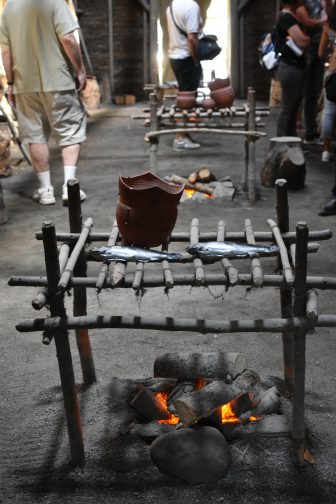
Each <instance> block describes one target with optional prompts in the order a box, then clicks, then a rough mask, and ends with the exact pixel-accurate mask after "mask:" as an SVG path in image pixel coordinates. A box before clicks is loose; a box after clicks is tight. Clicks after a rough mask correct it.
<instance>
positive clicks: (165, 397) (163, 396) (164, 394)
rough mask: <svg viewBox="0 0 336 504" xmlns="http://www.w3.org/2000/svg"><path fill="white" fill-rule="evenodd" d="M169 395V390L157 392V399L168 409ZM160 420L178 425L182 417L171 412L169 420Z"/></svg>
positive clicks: (163, 422)
mask: <svg viewBox="0 0 336 504" xmlns="http://www.w3.org/2000/svg"><path fill="white" fill-rule="evenodd" d="M168 395H169V394H168V392H157V393H156V394H155V397H156V399H157V400H158V401H159V402H160V403H161V404H162V406H164V408H166V409H167V400H168ZM167 410H168V409H167ZM159 422H160V423H162V424H167V425H177V424H178V423H180V419H179V418H178V417H177V416H175V415H171V414H169V418H168V419H167V420H159Z"/></svg>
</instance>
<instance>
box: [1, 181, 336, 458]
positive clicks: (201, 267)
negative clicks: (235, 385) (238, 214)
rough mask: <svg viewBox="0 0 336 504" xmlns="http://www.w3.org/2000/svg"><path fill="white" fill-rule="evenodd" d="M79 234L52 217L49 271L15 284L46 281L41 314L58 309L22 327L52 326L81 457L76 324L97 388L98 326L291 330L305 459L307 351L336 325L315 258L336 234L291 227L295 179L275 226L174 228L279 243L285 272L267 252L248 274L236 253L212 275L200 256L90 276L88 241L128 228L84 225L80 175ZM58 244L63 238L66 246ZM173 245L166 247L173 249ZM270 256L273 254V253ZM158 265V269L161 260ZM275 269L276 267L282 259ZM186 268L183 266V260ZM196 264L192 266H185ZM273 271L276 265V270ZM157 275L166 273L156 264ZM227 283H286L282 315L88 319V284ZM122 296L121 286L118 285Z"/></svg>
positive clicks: (295, 430) (76, 195)
mask: <svg viewBox="0 0 336 504" xmlns="http://www.w3.org/2000/svg"><path fill="white" fill-rule="evenodd" d="M68 194H69V220H70V233H56V230H55V226H54V225H53V224H52V223H51V222H45V223H44V224H43V228H42V232H41V233H37V239H38V240H43V245H44V254H45V264H46V276H45V277H38V276H36V277H12V278H10V280H9V285H11V286H21V287H39V289H40V290H39V292H38V293H37V295H36V296H35V298H34V299H33V301H32V305H33V307H34V308H35V309H36V310H41V309H42V308H44V307H47V308H48V309H49V310H50V315H48V316H47V317H46V318H37V319H34V320H27V321H24V322H20V323H19V324H18V325H17V326H16V328H17V330H18V331H19V332H23V333H30V332H36V331H43V343H44V344H50V343H51V342H52V340H53V339H54V340H55V345H56V351H57V359H58V363H59V371H60V378H61V384H62V390H63V397H64V406H65V412H66V419H67V426H68V434H69V441H70V451H71V459H72V463H73V464H74V465H77V466H83V465H84V464H85V452H84V442H83V432H82V423H81V415H80V409H79V402H78V397H77V390H76V383H75V377H74V370H73V364H72V356H71V351H70V344H69V333H68V331H69V330H75V331H76V340H77V346H78V350H79V354H80V361H81V367H82V372H83V381H84V384H85V385H90V384H92V383H94V382H95V381H96V373H95V367H94V361H93V355H92V350H91V345H90V338H89V332H88V330H89V329H102V328H114V329H127V330H136V329H146V330H162V331H168V332H171V331H188V332H195V333H203V334H211V333H216V334H225V333H242V332H247V333H260V332H262V333H264V332H267V333H282V335H283V361H284V379H285V384H286V388H287V390H288V392H289V393H291V394H292V399H293V418H292V437H293V439H294V441H295V444H296V448H297V455H298V460H299V461H300V462H301V463H303V460H304V450H305V420H304V398H305V353H306V334H307V332H311V331H314V329H315V328H317V327H336V315H320V314H319V312H318V301H317V290H319V289H321V290H336V277H314V276H307V257H308V253H310V252H317V251H318V248H319V246H318V244H316V243H314V242H313V241H315V240H328V239H330V238H331V236H332V233H331V231H329V230H322V231H309V230H308V227H307V224H306V223H299V224H298V225H297V228H296V231H295V232H290V231H289V211H288V197H287V186H286V181H284V180H278V181H277V184H276V194H277V206H276V210H277V223H276V222H275V221H273V220H272V219H269V220H268V221H267V222H268V226H269V228H270V229H269V230H268V231H266V232H265V231H262V232H254V231H253V226H252V223H251V221H250V220H249V219H246V221H245V229H244V231H242V232H236V231H235V232H227V231H226V229H225V223H224V222H223V221H220V222H219V224H218V228H217V231H216V232H206V233H200V232H199V221H198V219H193V221H192V223H191V228H190V231H189V232H185V233H173V234H172V236H171V240H170V242H178V243H181V248H185V246H186V243H191V244H196V243H198V242H199V241H203V242H205V241H209V240H217V239H218V240H220V241H223V240H225V239H228V240H234V241H240V242H245V243H246V242H248V243H249V244H254V243H255V242H264V243H273V242H274V241H275V242H276V243H277V244H278V246H279V248H280V255H279V257H278V258H277V259H276V261H277V267H278V269H279V273H278V274H268V273H266V272H265V271H264V265H262V262H261V260H260V259H259V258H257V257H253V258H252V259H251V265H250V272H249V273H248V274H246V273H244V274H241V273H239V271H238V270H237V269H236V267H235V266H234V265H233V264H232V263H231V262H230V261H228V260H227V259H223V260H222V261H221V263H219V267H220V269H221V271H220V272H219V273H208V272H207V266H206V265H205V264H203V262H202V261H201V260H200V259H194V260H193V261H192V263H191V266H192V269H193V271H192V272H191V273H186V272H185V270H183V273H182V274H181V273H178V274H177V273H176V272H174V271H173V268H174V265H173V264H169V263H168V262H166V261H164V262H163V263H162V265H160V268H161V273H160V272H159V273H152V271H151V265H150V264H148V265H146V266H145V264H143V263H138V264H137V267H136V271H135V272H132V273H128V272H127V265H126V264H125V263H116V264H114V265H113V269H112V265H111V272H110V273H109V266H108V265H107V264H102V265H100V266H99V270H98V273H97V276H96V277H93V278H88V277H87V274H86V272H87V257H86V253H85V247H86V245H87V244H88V243H93V242H105V244H106V242H107V244H108V246H113V245H115V244H117V243H119V242H120V241H121V237H120V236H119V230H118V227H117V225H116V223H114V225H113V228H112V232H111V233H110V234H109V233H94V232H92V226H93V221H92V219H91V218H89V219H87V220H86V222H85V223H84V224H83V222H82V210H81V202H80V188H79V183H78V182H77V181H76V180H72V181H69V183H68ZM58 242H60V243H61V246H60V248H59V247H58ZM168 245H169V244H163V245H162V249H163V250H168ZM268 261H269V259H268ZM156 266H157V265H156ZM273 266H274V265H273ZM179 267H181V266H180V265H179ZM183 267H184V268H190V265H184V266H183ZM273 269H274V267H273ZM156 271H157V269H156ZM212 285H217V286H228V287H230V286H231V287H234V286H235V285H242V286H248V287H255V288H261V287H264V288H267V287H277V288H279V290H280V304H281V318H269V319H259V320H239V319H238V320H226V319H223V320H197V319H178V318H175V317H159V316H156V317H153V316H141V315H139V314H138V315H135V316H124V315H123V314H122V313H121V314H120V315H111V314H106V315H87V289H88V288H95V289H98V290H101V289H103V288H109V289H118V288H124V289H133V290H134V291H139V289H141V288H146V289H149V288H154V287H162V288H164V289H165V290H171V289H173V288H175V287H178V286H196V287H197V286H198V287H205V286H208V287H210V286H212ZM69 290H72V291H73V295H74V308H73V316H68V315H67V313H66V309H65V304H64V298H65V294H66V293H67V291H69ZM112 292H113V291H112Z"/></svg>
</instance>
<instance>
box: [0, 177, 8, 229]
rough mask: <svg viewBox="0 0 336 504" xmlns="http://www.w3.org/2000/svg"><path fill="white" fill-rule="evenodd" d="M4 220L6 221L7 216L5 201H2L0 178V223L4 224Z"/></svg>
mask: <svg viewBox="0 0 336 504" xmlns="http://www.w3.org/2000/svg"><path fill="white" fill-rule="evenodd" d="M6 222H8V217H7V212H6V207H5V202H4V198H3V192H2V184H1V180H0V225H1V224H6Z"/></svg>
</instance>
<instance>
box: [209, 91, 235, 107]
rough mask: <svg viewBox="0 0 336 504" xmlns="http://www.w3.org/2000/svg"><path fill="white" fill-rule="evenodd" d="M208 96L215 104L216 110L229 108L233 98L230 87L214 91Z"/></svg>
mask: <svg viewBox="0 0 336 504" xmlns="http://www.w3.org/2000/svg"><path fill="white" fill-rule="evenodd" d="M210 96H211V98H212V99H213V100H214V101H215V102H216V105H217V107H218V108H230V107H231V106H232V104H233V100H234V97H235V95H234V91H233V88H232V86H228V87H226V88H221V89H216V90H215V91H212V92H211V95H210Z"/></svg>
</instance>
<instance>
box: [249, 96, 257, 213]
mask: <svg viewBox="0 0 336 504" xmlns="http://www.w3.org/2000/svg"><path fill="white" fill-rule="evenodd" d="M248 104H249V109H250V112H249V130H250V131H255V130H256V96H255V90H254V89H252V88H249V93H248ZM248 141H249V143H250V144H251V145H250V146H249V160H248V168H247V186H248V198H249V201H250V202H251V203H252V204H254V203H255V201H256V171H257V167H256V140H255V138H248Z"/></svg>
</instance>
